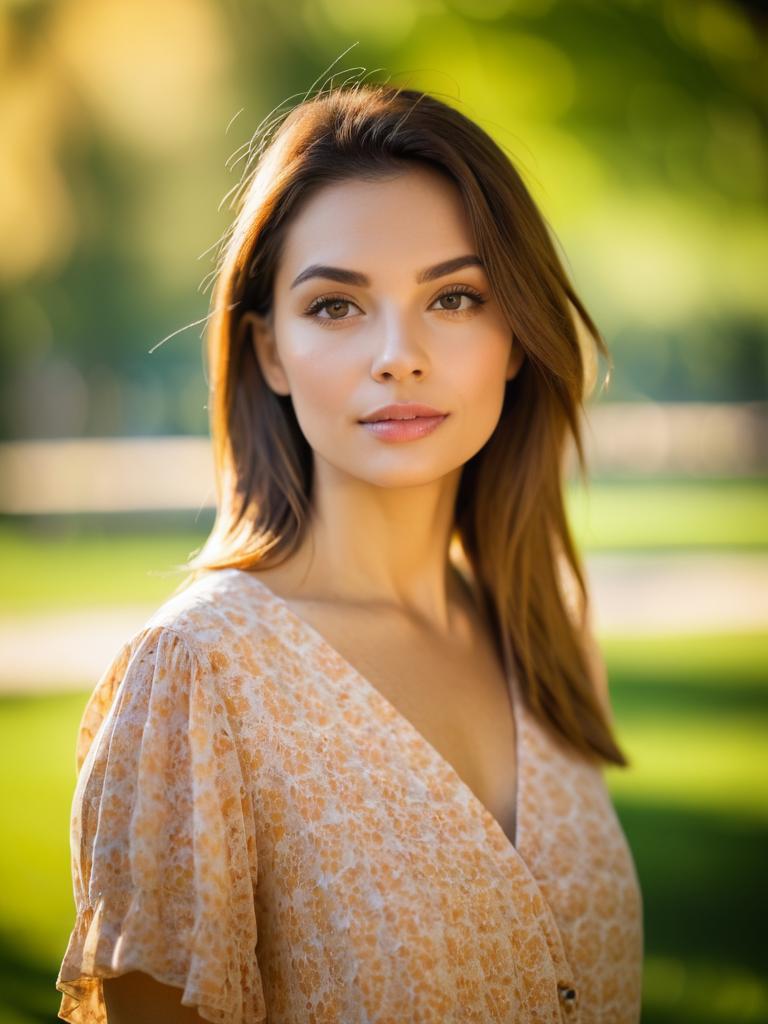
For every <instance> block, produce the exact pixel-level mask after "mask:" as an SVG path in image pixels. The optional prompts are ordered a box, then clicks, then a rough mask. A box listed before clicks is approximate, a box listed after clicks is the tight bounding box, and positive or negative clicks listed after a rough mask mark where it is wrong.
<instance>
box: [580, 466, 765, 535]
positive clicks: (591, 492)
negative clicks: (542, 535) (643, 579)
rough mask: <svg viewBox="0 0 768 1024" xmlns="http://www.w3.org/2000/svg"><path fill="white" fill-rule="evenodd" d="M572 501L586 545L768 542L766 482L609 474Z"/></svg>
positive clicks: (582, 490) (581, 489)
mask: <svg viewBox="0 0 768 1024" xmlns="http://www.w3.org/2000/svg"><path fill="white" fill-rule="evenodd" d="M567 504H568V514H569V517H570V521H571V524H572V526H573V530H574V534H575V535H576V538H577V540H578V542H579V544H580V545H581V546H582V547H583V548H584V549H585V550H587V551H615V550H627V549H634V550H645V551H651V550H655V551H668V550H672V549H675V550H678V551H683V550H689V551H690V550H701V549H702V548H706V549H708V550H712V549H721V550H722V549H727V550H731V551H733V550H745V551H749V550H756V549H765V548H767V547H768V480H760V479H755V480H730V479H725V480H720V479H715V480H702V479H689V480H655V481H654V480H640V479H637V478H635V479H633V480H620V479H617V480H604V481H596V482H593V483H592V484H591V485H590V486H589V488H586V489H585V488H583V487H580V486H579V487H577V486H576V485H575V484H572V485H570V486H569V487H568V489H567Z"/></svg>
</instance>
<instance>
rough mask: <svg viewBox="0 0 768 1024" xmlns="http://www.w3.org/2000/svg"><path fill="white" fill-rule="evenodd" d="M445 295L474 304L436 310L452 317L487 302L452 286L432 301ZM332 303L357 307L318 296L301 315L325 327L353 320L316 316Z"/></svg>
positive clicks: (470, 291) (340, 298)
mask: <svg viewBox="0 0 768 1024" xmlns="http://www.w3.org/2000/svg"><path fill="white" fill-rule="evenodd" d="M446 295H468V296H469V297H470V298H471V299H473V300H474V302H475V306H470V308H469V309H441V310H438V312H439V313H448V314H450V315H452V316H466V315H467V314H469V313H472V312H473V310H474V309H476V308H477V307H479V306H482V305H484V304H485V302H487V299H484V298H483V296H482V295H480V293H479V292H477V291H476V290H475V289H474V288H470V287H468V286H467V285H454V286H453V287H449V288H446V289H445V291H442V292H440V294H439V295H436V296H435V298H434V300H433V301H434V302H438V301H439V300H440V299H443V298H445V296H446ZM333 302H345V303H348V304H349V305H350V306H355V305H357V303H355V302H352V300H351V299H347V298H345V296H343V295H320V296H318V298H316V299H313V300H312V302H311V303H310V304H309V306H308V307H307V309H306V310H305V312H304V314H303V315H304V316H306V317H310V318H311V319H313V320H318V321H319V322H320V323H322V325H323V326H325V325H326V324H334V323H344V322H345V321H346V320H354V317H348V316H345V317H319V316H318V315H317V314H318V313H319V312H320V310H321V309H325V308H327V306H329V305H330V304H331V303H333ZM357 308H358V309H359V308H360V307H359V306H358V307H357Z"/></svg>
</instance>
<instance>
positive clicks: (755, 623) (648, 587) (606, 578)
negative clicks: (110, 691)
mask: <svg viewBox="0 0 768 1024" xmlns="http://www.w3.org/2000/svg"><path fill="white" fill-rule="evenodd" d="M586 566H587V574H588V577H589V583H590V586H591V589H592V593H593V596H594V600H595V620H596V627H597V632H598V636H600V635H604V636H607V635H611V634H627V633H655V634H658V633H677V632H703V633H712V632H718V631H729V630H768V553H766V552H759V553H754V554H753V553H743V554H742V553H740V554H734V553H731V552H724V553H722V554H718V553H703V554H661V555H645V554H642V555H635V554H632V555H627V554H600V555H590V556H589V557H588V558H587V559H586ZM156 609H157V606H156V605H154V606H145V605H138V606H133V605H129V606H125V607H122V606H121V607H108V608H104V607H98V608H78V609H73V610H69V611H57V612H50V613H49V612H45V613H39V614H34V615H27V616H18V617H0V692H2V693H6V694H7V693H14V692H16V693H29V692H53V691H56V690H78V691H86V690H90V689H92V688H93V686H94V685H95V683H96V682H97V681H98V679H99V677H100V676H101V674H102V672H103V671H104V670H105V669H106V667H107V665H108V664H109V662H110V661H111V659H112V657H113V656H114V655H115V654H116V653H117V651H118V650H119V648H120V647H121V646H122V644H123V643H124V642H125V641H126V640H128V639H129V638H130V637H131V636H132V635H133V633H135V632H136V631H137V630H139V629H140V628H141V627H142V626H143V625H144V623H145V622H146V620H147V619H148V618H149V617H150V615H152V613H153V612H154V611H156Z"/></svg>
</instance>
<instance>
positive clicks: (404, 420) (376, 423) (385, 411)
mask: <svg viewBox="0 0 768 1024" xmlns="http://www.w3.org/2000/svg"><path fill="white" fill-rule="evenodd" d="M447 416H448V413H444V412H440V410H439V409H433V408H432V406H429V405H419V404H417V403H416V402H402V403H399V404H397V405H384V406H382V407H381V408H380V409H376V411H375V412H373V413H370V414H369V415H368V416H367V417H366V418H365V419H364V420H360V424H361V426H363V427H365V429H366V430H368V431H369V432H370V433H372V434H375V435H376V436H377V437H379V438H381V439H382V440H383V441H412V440H415V439H416V438H419V437H425V436H426V435H427V434H431V433H432V431H433V430H435V429H436V428H437V427H439V426H440V424H441V423H442V422H443V420H444V419H446V418H447Z"/></svg>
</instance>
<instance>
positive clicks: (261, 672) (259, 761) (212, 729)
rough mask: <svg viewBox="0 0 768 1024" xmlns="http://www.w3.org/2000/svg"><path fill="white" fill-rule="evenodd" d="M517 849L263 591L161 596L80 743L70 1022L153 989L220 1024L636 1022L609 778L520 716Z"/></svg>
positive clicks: (212, 581) (637, 940) (624, 851)
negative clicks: (116, 982)
mask: <svg viewBox="0 0 768 1024" xmlns="http://www.w3.org/2000/svg"><path fill="white" fill-rule="evenodd" d="M511 684H512V693H513V697H514V700H513V706H514V712H515V722H516V727H517V736H518V744H517V758H518V776H517V792H518V806H517V832H516V835H515V837H514V839H515V842H514V845H513V842H512V841H511V840H510V838H509V837H507V835H506V834H505V833H504V831H503V830H502V828H501V826H500V824H499V823H498V822H497V821H496V820H495V819H494V818H493V816H492V815H491V813H490V812H489V811H488V810H487V809H486V808H485V807H484V806H483V804H482V803H481V802H480V801H479V800H478V799H477V798H476V797H475V795H474V794H473V792H472V791H471V790H470V789H469V787H468V786H467V785H466V784H465V783H464V782H462V780H461V779H460V778H459V776H458V774H457V773H456V772H455V771H454V769H453V768H452V767H451V765H450V764H449V763H448V762H447V761H446V760H445V759H444V758H443V757H442V756H441V755H440V754H439V753H438V752H437V750H436V749H435V748H434V747H433V746H432V745H431V744H429V743H428V742H427V740H426V739H425V738H424V737H423V736H422V735H421V734H420V733H419V732H418V731H417V730H416V728H415V727H414V726H413V725H411V723H410V722H409V721H408V720H407V719H406V718H405V717H404V716H403V715H402V714H400V712H398V711H397V710H396V708H395V707H394V706H393V705H392V704H391V703H390V702H389V701H388V700H387V699H386V698H385V697H384V696H383V695H382V694H381V693H380V692H379V691H377V690H376V689H375V687H374V686H373V685H372V684H371V683H369V682H368V681H367V680H366V679H365V678H364V677H363V676H361V675H360V673H359V672H357V671H356V670H355V669H354V668H353V667H352V666H351V665H350V664H349V663H348V662H347V661H346V660H345V659H344V658H343V657H342V656H341V655H340V654H339V653H338V652H337V651H336V650H335V649H334V648H332V647H331V646H330V645H329V644H328V643H327V642H326V641H325V640H324V638H323V637H322V636H320V634H319V633H318V632H317V631H316V630H314V629H313V628H312V627H311V626H310V625H309V624H308V623H305V622H304V621H303V620H302V619H300V618H299V617H298V616H296V615H295V614H294V613H293V612H292V610H291V609H290V607H289V606H288V604H287V603H286V602H285V601H283V600H282V599H281V598H279V597H278V596H277V595H276V594H274V593H273V592H272V591H271V590H270V589H269V588H268V587H267V586H266V585H265V584H264V583H262V582H261V580H260V579H259V578H258V576H257V575H256V574H254V573H249V572H246V571H243V570H239V569H227V570H219V571H214V572H210V573H206V574H205V575H203V576H201V577H199V578H198V579H197V580H195V582H194V583H193V584H192V585H191V586H189V587H188V588H187V589H186V590H184V591H182V592H180V593H179V594H177V595H175V596H173V597H172V598H170V599H169V600H168V601H167V602H165V604H164V605H162V606H161V608H160V609H159V610H158V611H157V612H156V613H155V614H154V615H153V616H152V617H151V618H150V620H149V621H148V623H147V624H146V625H145V626H144V627H143V628H142V629H141V630H140V631H139V632H138V633H137V634H136V635H135V636H134V637H132V638H131V639H130V640H129V641H128V642H127V643H126V644H125V645H124V646H123V648H122V649H121V650H120V651H119V652H118V654H117V655H116V657H115V659H114V660H113V662H112V664H111V665H110V666H109V667H108V668H107V670H106V671H105V673H104V674H103V675H102V677H101V679H100V680H99V681H98V683H97V685H96V687H95V689H94V691H93V693H92V694H91V696H90V698H89V700H88V702H87V704H86V707H85V710H84V713H83V717H82V720H81V723H80V730H79V734H78V741H77V749H76V764H77V771H78V777H77V784H76V787H75V793H74V799H73V804H72V815H71V852H72V877H73V888H74V897H75V907H76V919H75V924H74V927H73V929H72V932H71V935H70V938H69V943H68V946H67V949H66V952H65V955H64V958H63V961H62V963H61V967H60V970H59V975H58V977H57V980H56V987H57V989H58V990H59V991H60V992H61V993H62V999H61V1007H60V1010H59V1017H60V1018H61V1019H63V1020H67V1021H70V1022H72V1024H104V1022H105V1021H106V1019H107V1018H106V1012H105V1007H104V1001H103V994H102V985H101V979H102V978H104V977H108V976H113V975H117V974H123V973H125V972H127V971H131V970H141V971H144V972H146V973H148V974H151V975H152V976H153V977H154V978H156V979H157V980H158V981H161V982H164V983H166V984H169V985H174V986H177V987H178V988H179V989H180V990H181V1002H182V1003H183V1004H184V1005H186V1006H194V1007H196V1008H197V1012H198V1013H199V1015H200V1016H201V1017H202V1018H203V1019H204V1020H208V1021H214V1022H219V1024H259V1022H263V1021H268V1022H269V1024H310V1022H316V1024H320V1022H327V1024H353V1022H354V1024H357V1022H360V1024H363V1022H367V1024H368V1022H376V1024H390V1022H391V1024H395V1022H398V1024H404V1022H406V1021H412V1022H416V1021H420V1022H434V1024H438V1022H439V1024H446V1022H456V1024H459V1022H461V1024H468V1022H478V1024H481V1022H482V1024H488V1022H504V1024H513V1022H514V1024H540V1022H541V1024H543V1022H548V1024H549V1022H561V1021H573V1022H578V1024H637V1021H639V1019H640V997H641V973H642V957H643V927H642V900H641V893H640V887H639V883H638V877H637V874H636V871H635V865H634V861H633V859H632V856H631V853H630V850H629V847H628V844H627V842H626V838H625V836H624V833H623V831H622V829H621V826H620V823H619V821H618V818H617V816H616V813H615V810H614V808H613V805H612V803H611V800H610V797H609V794H608V791H607V789H606V787H605V783H604V779H603V775H602V771H601V769H600V768H598V767H596V766H595V765H592V764H589V763H588V762H587V761H586V760H584V759H583V758H581V757H580V756H579V755H576V754H574V753H573V752H572V751H571V750H570V748H567V747H566V745H565V743H564V741H561V740H560V739H559V738H558V737H557V736H556V735H554V733H552V732H551V730H549V729H547V728H545V727H543V726H542V725H541V724H540V723H539V722H538V721H537V720H536V719H534V717H533V715H532V714H531V713H530V711H529V710H528V709H527V708H526V706H525V703H524V701H523V700H522V697H521V693H520V690H519V687H518V684H517V682H516V680H515V679H514V677H513V678H512V679H511Z"/></svg>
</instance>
